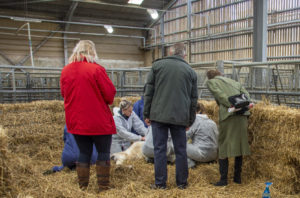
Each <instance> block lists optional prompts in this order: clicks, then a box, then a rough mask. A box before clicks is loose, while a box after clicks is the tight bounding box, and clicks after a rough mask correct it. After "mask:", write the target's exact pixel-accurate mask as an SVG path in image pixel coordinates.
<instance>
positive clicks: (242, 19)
mask: <svg viewBox="0 0 300 198" xmlns="http://www.w3.org/2000/svg"><path fill="white" fill-rule="evenodd" d="M299 9H300V7H297V8H291V9H286V10H280V11H276V13H277V12H278V13H282V12H289V11H293V10H299ZM193 14H194V13H193ZM272 14H273V12H268V15H272ZM249 19H253V16H249V17H244V18H239V19H236V20H230V21H224V22H221V23H214V24H210V26H211V27H213V26H219V25H225V24H228V23H235V22H239V21H246V20H249ZM270 25H272V24H270ZM204 28H206V26H201V27H196V28H193V29H192V30H199V29H204Z"/></svg>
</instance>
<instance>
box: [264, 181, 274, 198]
mask: <svg viewBox="0 0 300 198" xmlns="http://www.w3.org/2000/svg"><path fill="white" fill-rule="evenodd" d="M265 184H266V188H265V191H264V193H263V195H262V197H263V198H270V197H271V194H270V189H269V186H271V185H272V182H266V183H265Z"/></svg>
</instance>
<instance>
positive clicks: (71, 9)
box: [61, 2, 78, 65]
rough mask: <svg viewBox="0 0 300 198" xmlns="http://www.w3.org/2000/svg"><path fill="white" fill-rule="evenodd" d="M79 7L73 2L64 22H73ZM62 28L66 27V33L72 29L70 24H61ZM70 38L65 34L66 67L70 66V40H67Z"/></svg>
mask: <svg viewBox="0 0 300 198" xmlns="http://www.w3.org/2000/svg"><path fill="white" fill-rule="evenodd" d="M77 6H78V2H72V4H71V6H70V8H69V11H68V12H67V14H66V16H65V19H64V21H72V17H73V15H74V12H75V9H76V8H77ZM61 26H65V27H64V29H65V31H68V30H69V27H70V23H67V24H61ZM67 38H68V36H67V35H66V34H64V57H65V59H64V60H65V65H67V64H68V57H69V55H68V40H67Z"/></svg>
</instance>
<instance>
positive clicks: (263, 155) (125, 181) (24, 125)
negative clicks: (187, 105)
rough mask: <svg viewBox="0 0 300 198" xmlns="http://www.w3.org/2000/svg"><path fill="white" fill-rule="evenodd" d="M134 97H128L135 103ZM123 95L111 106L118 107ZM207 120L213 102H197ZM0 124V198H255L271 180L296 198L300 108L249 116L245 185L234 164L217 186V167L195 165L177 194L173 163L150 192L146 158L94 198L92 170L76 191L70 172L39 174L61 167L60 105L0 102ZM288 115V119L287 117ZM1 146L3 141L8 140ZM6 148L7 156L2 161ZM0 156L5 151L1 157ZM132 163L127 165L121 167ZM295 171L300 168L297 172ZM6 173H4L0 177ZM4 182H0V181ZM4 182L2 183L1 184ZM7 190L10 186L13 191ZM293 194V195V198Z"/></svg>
mask: <svg viewBox="0 0 300 198" xmlns="http://www.w3.org/2000/svg"><path fill="white" fill-rule="evenodd" d="M138 99H139V97H129V98H128V100H130V101H132V102H135V101H137V100H138ZM119 101H120V98H116V99H115V101H114V103H113V105H112V106H111V107H114V106H118V102H119ZM201 102H203V103H204V105H205V107H206V108H207V113H208V115H209V117H210V118H212V119H213V120H215V121H216V122H217V120H218V107H217V105H216V104H215V102H212V101H201ZM0 112H1V113H0V120H1V123H0V124H1V125H2V126H3V127H4V128H5V129H6V131H7V138H6V139H5V138H4V140H5V141H6V142H7V143H2V141H3V138H2V136H0V149H1V151H0V154H1V160H0V167H2V168H3V167H6V170H7V171H6V173H7V175H5V176H3V178H5V179H4V181H5V182H6V183H5V185H6V187H5V189H3V188H2V187H3V185H1V191H0V192H1V196H3V197H16V196H14V195H12V194H11V193H10V192H12V193H13V192H14V193H15V194H16V195H17V196H18V197H20V198H21V197H22V198H23V197H24V198H25V197H28V198H29V197H70V198H71V197H91V198H94V197H108V198H111V197H116V198H118V197H125V198H126V197H128V198H129V197H130V198H132V197H141V198H144V197H145V198H146V197H147V198H148V197H150V198H160V197H215V198H221V197H222V198H223V197H225V198H226V197H228V198H229V197H230V198H232V197H260V196H261V195H262V192H263V190H264V187H265V185H264V182H266V181H272V182H273V183H274V184H273V185H272V186H271V188H270V189H271V195H272V196H273V197H299V196H300V194H299V188H298V187H299V156H300V155H299V146H300V144H299V131H300V130H299V129H300V126H299V110H294V109H290V108H286V107H273V106H271V105H265V104H258V105H256V106H255V108H254V109H253V110H252V115H251V116H250V119H249V139H250V144H251V151H252V155H251V156H249V157H246V158H245V160H244V166H243V168H244V170H243V174H242V179H243V184H242V185H238V184H235V183H233V182H232V176H233V169H232V167H233V160H232V159H231V160H230V170H229V178H230V179H229V185H228V186H227V187H214V186H213V185H211V184H210V183H211V182H215V181H217V180H218V178H219V173H218V164H217V163H213V164H199V165H197V167H196V168H195V169H191V170H189V188H188V189H187V190H179V189H177V188H176V182H175V166H174V165H168V173H169V175H168V183H167V184H168V187H169V189H168V190H165V191H164V190H151V189H150V188H149V185H150V184H151V183H153V182H154V168H153V164H148V163H146V162H145V161H144V160H143V159H139V160H135V161H131V162H128V161H126V162H125V166H124V167H117V166H116V165H115V164H113V165H112V170H111V183H112V185H113V186H114V188H112V189H110V190H108V191H105V192H102V193H100V194H97V183H96V173H95V166H92V168H91V178H90V185H89V187H88V189H87V191H85V192H83V191H81V190H80V189H79V188H78V184H77V175H76V172H75V171H70V170H68V169H64V170H63V171H61V172H58V173H55V174H51V175H48V176H45V175H43V174H42V173H43V172H44V171H45V170H47V169H49V168H51V167H52V166H54V165H59V164H60V163H61V162H60V157H61V152H62V148H63V141H62V136H63V127H64V124H65V119H64V108H63V102H62V101H39V102H32V103H27V104H2V105H0ZM287 118H288V119H287ZM5 141H4V142H5ZM2 151H6V154H7V157H2V156H4V154H3V153H2ZM4 153H5V152H4ZM129 164H130V165H132V168H128V167H126V165H129ZM297 168H298V169H297ZM4 173H5V172H4ZM1 181H3V180H1ZM2 184H3V183H2ZM8 189H11V190H10V191H9V190H8ZM297 193H298V194H297Z"/></svg>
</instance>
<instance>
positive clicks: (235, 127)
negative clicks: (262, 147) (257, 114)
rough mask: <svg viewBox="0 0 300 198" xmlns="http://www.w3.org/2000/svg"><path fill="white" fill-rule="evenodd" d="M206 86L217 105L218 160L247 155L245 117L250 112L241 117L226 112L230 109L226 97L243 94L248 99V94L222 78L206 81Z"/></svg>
mask: <svg viewBox="0 0 300 198" xmlns="http://www.w3.org/2000/svg"><path fill="white" fill-rule="evenodd" d="M207 86H208V89H209V90H210V91H211V92H212V94H213V95H214V97H215V99H216V102H217V103H218V105H219V139H218V144H219V158H220V159H224V158H227V157H236V156H241V155H249V154H250V149H249V143H248V134H247V128H248V118H247V116H249V115H250V112H249V111H246V112H245V113H244V114H242V115H238V114H237V113H235V112H232V113H230V112H228V108H229V107H231V104H230V102H229V101H228V97H230V96H233V95H237V94H240V93H244V94H246V95H247V96H248V97H249V98H250V96H249V93H248V92H247V91H246V89H245V88H244V87H243V86H242V85H241V84H240V83H239V82H236V81H234V80H232V79H230V78H225V77H222V76H216V77H215V78H213V79H210V80H208V82H207Z"/></svg>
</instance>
